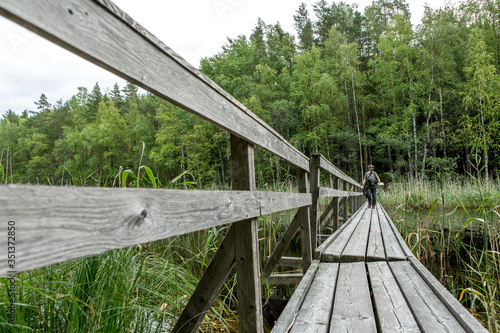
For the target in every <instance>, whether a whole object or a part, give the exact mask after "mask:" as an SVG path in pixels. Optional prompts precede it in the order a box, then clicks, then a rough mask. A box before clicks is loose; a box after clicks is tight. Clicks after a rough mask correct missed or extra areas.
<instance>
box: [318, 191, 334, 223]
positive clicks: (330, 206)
mask: <svg viewBox="0 0 500 333" xmlns="http://www.w3.org/2000/svg"><path fill="white" fill-rule="evenodd" d="M335 201H338V198H333V199H332V200H330V202H329V203H328V205H327V206H326V208H325V210H324V211H323V213H321V216H320V217H319V222H318V223H319V224H320V225H322V224H324V222H325V220H328V219H327V217H328V214H329V213H330V212H331V211H332V209H333V207H334V206H335Z"/></svg>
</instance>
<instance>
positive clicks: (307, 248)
mask: <svg viewBox="0 0 500 333" xmlns="http://www.w3.org/2000/svg"><path fill="white" fill-rule="evenodd" d="M307 176H308V175H307V172H306V171H304V170H302V169H298V170H297V185H298V188H299V193H307V191H308V189H307ZM311 201H312V197H311ZM297 217H298V219H299V220H300V240H301V243H300V244H301V250H302V270H303V271H304V272H305V271H307V269H308V268H309V265H311V260H312V256H313V239H315V238H313V233H312V223H311V209H310V207H301V208H299V210H298V212H297Z"/></svg>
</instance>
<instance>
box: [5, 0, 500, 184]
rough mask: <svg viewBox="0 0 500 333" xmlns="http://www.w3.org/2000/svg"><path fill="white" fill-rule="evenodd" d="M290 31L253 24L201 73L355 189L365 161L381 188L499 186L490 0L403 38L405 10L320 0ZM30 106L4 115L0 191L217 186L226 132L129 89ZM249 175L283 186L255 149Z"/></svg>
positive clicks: (460, 7) (384, 0)
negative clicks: (321, 158) (5, 184)
mask: <svg viewBox="0 0 500 333" xmlns="http://www.w3.org/2000/svg"><path fill="white" fill-rule="evenodd" d="M311 9H312V10H311ZM294 22H295V28H296V31H295V32H294V33H292V32H286V31H284V30H283V29H282V28H281V26H280V25H279V23H278V24H272V25H268V24H266V23H265V22H263V21H262V20H261V19H258V20H257V24H256V25H255V27H254V28H253V29H252V31H251V34H250V35H249V36H238V37H236V38H228V42H227V44H226V45H224V46H223V47H222V51H221V52H220V53H218V54H216V55H214V56H211V57H207V58H204V59H202V61H201V64H200V69H201V70H202V71H203V72H204V73H205V74H206V75H207V76H209V77H210V78H211V79H212V80H214V81H215V82H216V83H217V84H219V85H220V86H221V87H222V88H224V89H225V90H227V91H228V92H229V93H231V94H232V95H233V96H235V97H236V98H237V99H238V100H240V101H241V102H242V103H243V104H245V105H246V106H247V107H248V108H249V109H250V110H252V111H253V112H254V113H256V114H257V115H258V116H259V117H261V118H262V119H263V120H265V121H266V122H267V123H269V124H270V125H271V126H272V127H273V128H275V129H276V130H277V131H278V132H279V133H280V134H281V135H283V136H284V137H285V138H286V139H287V140H289V141H290V142H291V143H292V144H294V145H295V146H296V147H298V148H299V149H300V150H301V151H302V152H304V153H305V154H306V155H310V154H311V153H316V152H319V153H322V154H323V155H325V156H326V157H327V158H329V159H330V160H331V161H333V162H334V163H335V164H336V165H338V166H339V167H340V168H342V169H343V170H345V171H346V172H347V173H349V174H350V175H352V176H353V177H357V178H360V174H361V172H362V170H363V169H365V168H366V165H367V164H371V163H372V164H375V165H376V166H377V170H378V171H379V172H380V173H381V174H382V176H383V178H384V179H385V180H386V181H390V180H396V179H404V178H408V179H410V180H424V179H429V178H433V177H435V175H436V172H440V173H442V174H443V173H445V174H448V175H451V176H453V177H462V176H464V175H465V176H466V175H469V174H470V175H477V174H478V173H480V174H481V177H489V178H490V179H492V178H497V177H498V173H499V169H498V165H499V162H500V94H498V91H499V83H500V72H499V71H500V2H499V1H495V0H467V1H464V2H461V3H460V4H456V5H446V6H445V7H442V8H439V9H432V8H426V10H425V15H424V17H423V18H422V20H421V23H420V24H419V25H418V26H413V25H412V23H411V21H410V12H409V9H408V4H407V3H406V2H405V1H404V0H375V1H374V2H373V3H372V5H370V6H368V7H366V8H365V9H364V11H363V12H360V11H359V10H358V7H357V6H356V5H354V4H349V3H346V2H333V3H329V2H327V1H325V0H321V1H318V2H316V3H315V4H314V5H313V6H312V8H309V10H308V8H307V6H306V5H305V4H302V5H301V6H300V7H299V8H298V9H297V11H296V14H295V15H294ZM227 33H228V34H231V32H230V31H228V32H227ZM35 104H36V106H35V107H34V108H33V110H24V111H23V112H21V111H22V110H15V112H14V111H12V110H6V112H5V113H4V115H3V119H2V120H1V123H0V150H1V156H0V163H1V164H2V168H1V171H2V175H1V176H2V177H3V180H4V181H7V180H8V181H9V182H10V181H11V180H12V181H13V182H22V183H27V182H29V183H39V184H59V185H60V184H75V185H98V186H123V185H126V184H129V185H130V184H131V183H130V182H131V181H132V182H134V181H135V182H137V181H136V180H135V179H136V177H137V174H138V172H142V173H143V174H147V173H146V171H148V172H150V171H151V172H152V173H154V175H155V177H154V178H155V179H156V180H155V181H159V182H161V183H162V184H163V186H166V185H168V184H169V182H170V183H171V181H172V179H175V178H176V177H177V176H179V175H182V177H181V179H183V181H182V182H179V183H182V184H183V185H184V186H187V185H189V186H195V187H200V188H211V187H216V188H225V187H227V186H228V185H226V182H227V181H228V179H229V178H228V176H230V167H229V165H230V154H229V134H228V133H227V132H226V131H224V130H220V129H218V128H216V127H215V126H213V125H211V124H209V123H207V122H206V121H204V120H202V119H200V118H197V117H196V116H193V115H192V114H190V113H188V112H186V111H183V110H181V109H179V108H178V107H176V106H174V105H172V104H170V103H168V102H166V101H163V100H161V99H160V98H157V97H155V96H153V95H151V94H138V90H137V87H136V86H134V85H133V84H130V83H129V84H127V85H126V86H125V87H122V88H120V87H119V86H118V85H115V87H114V88H113V89H112V90H111V91H103V90H102V89H101V88H100V87H99V85H98V84H96V85H95V86H94V88H93V89H92V90H88V89H86V88H84V87H80V88H78V90H77V92H76V94H75V95H74V96H73V97H72V98H71V99H69V100H68V101H62V100H60V101H59V102H57V103H56V104H55V105H51V104H49V103H48V101H47V98H46V96H45V95H44V94H42V95H41V97H40V99H39V101H37V102H35ZM141 166H147V167H149V168H142V169H141V168H140V167H141ZM256 167H257V181H258V184H259V186H261V187H262V186H265V185H275V184H277V183H280V182H284V181H287V180H289V179H290V178H291V177H293V176H289V175H293V174H294V172H291V167H290V166H289V165H288V164H287V163H284V162H282V161H280V160H279V159H278V158H276V157H274V156H272V155H271V154H269V153H267V152H265V151H263V150H260V149H258V150H257V151H256ZM145 169H147V170H145ZM125 174H126V175H128V176H129V177H128V180H127V179H126V177H125ZM122 175H123V177H122ZM141 177H143V176H142V174H141V176H139V178H141ZM177 178H178V179H179V177H177ZM141 179H144V180H145V181H148V182H150V183H151V184H152V183H154V182H155V181H154V180H153V177H147V178H141ZM127 182H128V183H127ZM186 184H187V185H186ZM141 185H142V184H141Z"/></svg>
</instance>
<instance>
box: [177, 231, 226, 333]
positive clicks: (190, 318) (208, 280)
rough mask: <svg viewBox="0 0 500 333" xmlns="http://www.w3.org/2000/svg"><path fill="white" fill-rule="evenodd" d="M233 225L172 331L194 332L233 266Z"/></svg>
mask: <svg viewBox="0 0 500 333" xmlns="http://www.w3.org/2000/svg"><path fill="white" fill-rule="evenodd" d="M234 261H235V254H234V227H233V226H231V227H229V229H228V231H227V234H226V236H225V237H224V240H223V241H222V243H221V245H220V246H219V248H218V249H217V252H216V253H215V255H214V257H213V259H212V261H211V262H210V264H209V265H208V267H207V269H206V270H205V273H204V274H203V276H202V277H201V279H200V281H199V282H198V285H197V286H196V289H195V290H194V292H193V294H192V295H191V297H190V298H189V301H188V304H187V305H186V307H185V308H184V310H183V311H182V313H181V315H180V316H179V319H178V320H177V323H176V324H175V327H174V329H173V330H172V332H196V331H197V330H198V327H199V326H200V325H201V322H202V321H203V319H204V318H205V314H206V313H207V312H208V311H209V309H210V306H211V305H212V303H213V301H214V299H215V297H216V296H217V295H218V294H219V292H220V290H221V288H222V286H223V285H224V282H225V281H226V279H227V277H228V275H229V273H230V272H231V269H232V268H233V266H234Z"/></svg>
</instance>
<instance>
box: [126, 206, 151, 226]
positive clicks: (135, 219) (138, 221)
mask: <svg viewBox="0 0 500 333" xmlns="http://www.w3.org/2000/svg"><path fill="white" fill-rule="evenodd" d="M146 217H148V211H147V210H146V209H143V210H141V212H140V213H139V214H138V215H134V216H131V217H130V219H129V221H128V227H129V228H130V229H136V228H139V227H141V226H142V224H143V223H144V222H145V219H146Z"/></svg>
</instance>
